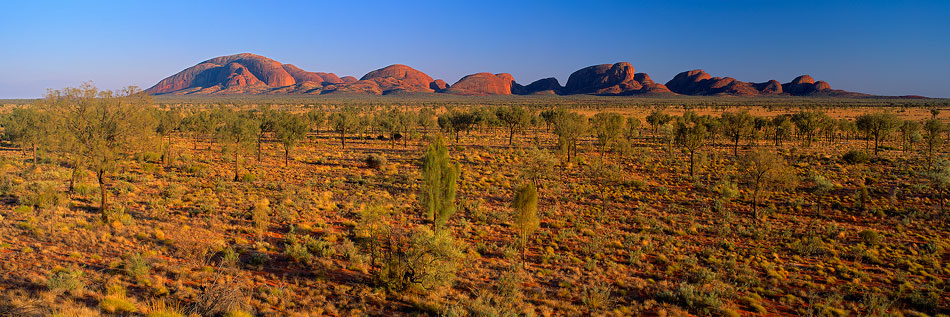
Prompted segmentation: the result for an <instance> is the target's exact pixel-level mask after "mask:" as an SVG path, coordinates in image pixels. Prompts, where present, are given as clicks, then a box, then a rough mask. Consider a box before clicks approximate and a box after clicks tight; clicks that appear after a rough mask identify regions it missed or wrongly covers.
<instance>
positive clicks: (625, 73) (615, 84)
mask: <svg viewBox="0 0 950 317" xmlns="http://www.w3.org/2000/svg"><path fill="white" fill-rule="evenodd" d="M668 92H669V89H667V88H666V86H664V85H659V84H657V83H655V82H653V80H651V79H650V76H649V75H647V74H644V73H640V74H637V73H635V72H634V68H633V66H632V65H630V63H627V62H621V63H616V64H613V65H610V64H602V65H594V66H590V67H585V68H582V69H580V70H578V71H576V72H574V73H573V74H571V76H570V77H568V79H567V85H565V86H564V89H563V93H564V94H596V95H633V94H644V93H668Z"/></svg>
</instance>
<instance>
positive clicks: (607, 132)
mask: <svg viewBox="0 0 950 317" xmlns="http://www.w3.org/2000/svg"><path fill="white" fill-rule="evenodd" d="M625 121H626V120H625V119H624V118H623V116H621V115H619V114H616V113H609V112H599V113H597V114H595V115H594V117H592V118H590V127H591V130H592V131H591V132H593V134H594V136H595V137H597V145H598V146H599V147H600V151H601V153H605V152H606V151H607V148H613V147H616V146H617V145H619V143H620V136H621V133H623V124H624V122H625Z"/></svg>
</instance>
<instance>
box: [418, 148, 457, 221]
mask: <svg viewBox="0 0 950 317" xmlns="http://www.w3.org/2000/svg"><path fill="white" fill-rule="evenodd" d="M458 176H459V166H458V164H456V163H452V162H451V161H450V160H449V148H448V146H446V145H445V139H443V138H442V137H441V136H438V137H436V138H434V139H433V140H432V143H430V144H429V147H428V148H427V149H426V152H425V154H424V155H423V157H422V186H421V188H422V193H421V195H420V198H421V200H422V206H423V208H425V213H426V218H427V219H428V220H430V221H432V224H433V228H434V231H436V232H438V231H441V230H442V227H443V226H444V225H445V223H446V221H447V220H448V219H449V217H451V216H452V214H454V213H455V193H456V185H457V184H456V182H457V180H458Z"/></svg>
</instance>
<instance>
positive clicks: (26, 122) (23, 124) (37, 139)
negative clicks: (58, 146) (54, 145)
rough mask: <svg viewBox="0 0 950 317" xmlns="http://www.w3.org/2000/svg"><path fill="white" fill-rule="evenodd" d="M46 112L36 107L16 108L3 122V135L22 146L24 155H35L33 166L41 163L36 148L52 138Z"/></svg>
mask: <svg viewBox="0 0 950 317" xmlns="http://www.w3.org/2000/svg"><path fill="white" fill-rule="evenodd" d="M49 123H50V119H49V118H48V114H47V113H46V112H43V111H40V110H39V109H37V108H35V107H26V108H14V109H13V111H11V112H10V114H9V115H8V116H7V117H6V118H5V120H4V121H3V134H4V136H5V137H6V138H7V139H8V140H10V141H12V142H13V143H15V144H17V145H19V146H20V149H21V150H22V151H23V154H26V151H27V150H28V149H29V150H30V151H32V153H33V166H36V164H37V163H38V162H39V156H37V152H36V148H37V147H38V146H39V145H40V144H41V143H43V142H44V141H45V140H46V139H47V137H49V136H50V134H51V132H52V128H53V127H51V126H50V125H49Z"/></svg>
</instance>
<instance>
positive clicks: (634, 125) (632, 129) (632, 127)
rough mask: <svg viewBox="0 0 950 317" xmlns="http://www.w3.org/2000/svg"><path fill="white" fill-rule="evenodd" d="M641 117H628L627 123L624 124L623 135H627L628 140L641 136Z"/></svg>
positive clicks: (631, 140)
mask: <svg viewBox="0 0 950 317" xmlns="http://www.w3.org/2000/svg"><path fill="white" fill-rule="evenodd" d="M640 124H641V123H640V118H637V117H627V124H626V126H624V129H623V135H624V136H625V137H627V142H633V139H634V138H636V137H638V136H640Z"/></svg>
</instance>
